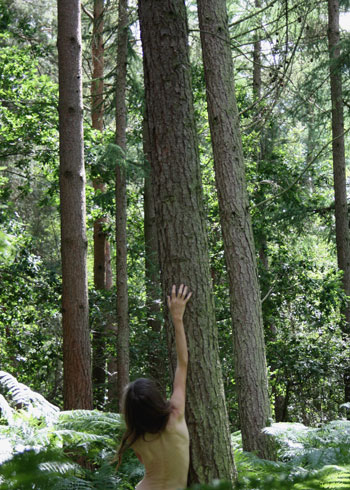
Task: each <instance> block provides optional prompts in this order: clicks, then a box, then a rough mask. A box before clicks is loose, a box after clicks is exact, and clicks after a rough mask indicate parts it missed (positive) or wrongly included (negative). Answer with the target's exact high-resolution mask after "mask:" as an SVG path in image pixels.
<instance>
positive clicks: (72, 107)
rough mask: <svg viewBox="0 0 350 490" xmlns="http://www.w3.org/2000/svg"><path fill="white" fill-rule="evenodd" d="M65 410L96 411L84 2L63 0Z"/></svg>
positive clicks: (61, 112)
mask: <svg viewBox="0 0 350 490" xmlns="http://www.w3.org/2000/svg"><path fill="white" fill-rule="evenodd" d="M58 67H59V132H60V204H61V253H62V323H63V366H64V367H63V368H64V408H65V409H76V408H85V409H91V408H92V388H91V365H90V355H91V353H90V333H89V305H88V290H87V268H86V256H87V239H86V230H85V170H84V148H83V103H82V69H81V32H80V2H79V1H78V0H58Z"/></svg>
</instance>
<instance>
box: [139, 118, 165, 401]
mask: <svg viewBox="0 0 350 490" xmlns="http://www.w3.org/2000/svg"><path fill="white" fill-rule="evenodd" d="M143 153H144V156H145V183H144V235H145V281H146V311H147V321H148V326H149V328H150V330H151V331H152V334H153V335H152V337H151V342H150V343H148V344H147V348H148V362H149V368H148V370H149V375H150V377H151V378H153V379H154V380H155V381H156V382H157V383H158V385H159V388H160V389H161V391H162V392H163V393H165V392H166V381H165V380H166V373H165V372H164V364H165V363H166V360H165V359H164V354H163V353H164V349H163V345H162V344H163V342H162V336H161V332H162V320H161V309H160V298H161V284H160V271H159V257H158V238H157V226H156V214H155V207H154V198H153V192H152V187H153V186H152V166H151V165H150V162H151V158H152V157H151V148H150V141H149V134H148V122H147V115H146V111H145V116H144V120H143Z"/></svg>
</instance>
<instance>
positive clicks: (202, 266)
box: [139, 0, 235, 484]
mask: <svg viewBox="0 0 350 490" xmlns="http://www.w3.org/2000/svg"><path fill="white" fill-rule="evenodd" d="M139 15H140V25H141V39H142V46H143V54H144V73H145V88H146V104H147V110H148V127H149V135H150V144H151V164H152V171H153V195H154V199H155V211H156V220H157V231H158V240H159V261H160V270H161V281H162V290H163V300H164V302H165V303H166V295H167V294H168V293H169V291H170V288H171V285H172V284H178V285H179V284H180V283H182V282H183V283H185V284H188V286H189V287H190V289H191V290H192V291H193V293H194V294H193V298H192V299H191V301H190V303H189V304H188V306H187V309H186V314H185V318H184V322H185V330H186V332H187V335H188V347H189V370H188V381H187V386H188V390H187V404H186V419H187V424H188V427H189V432H190V439H191V445H190V455H191V459H190V472H189V482H190V484H192V483H194V482H211V481H212V480H213V479H214V478H221V479H226V480H233V478H234V474H235V470H234V462H233V454H232V450H231V445H230V434H229V429H228V417H227V412H226V404H225V396H224V390H223V380H222V373H221V366H220V360H219V353H218V339H217V329H216V323H215V311H214V301H213V294H212V289H211V278H210V269H209V255H208V243H207V235H206V229H205V216H204V208H203V195H202V183H201V175H200V167H199V156H198V149H197V138H196V127H195V120H194V110H193V101H192V89H191V71H190V63H189V56H188V45H187V34H188V29H187V19H186V9H185V5H184V3H183V1H182V0H167V1H162V2H159V1H156V0H140V1H139ZM168 335H169V345H170V343H171V344H172V346H173V339H174V332H173V330H172V329H169V332H168ZM170 347H171V346H170ZM169 353H170V354H171V348H170V349H169ZM172 367H173V366H172Z"/></svg>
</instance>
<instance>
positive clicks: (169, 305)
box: [167, 296, 170, 308]
mask: <svg viewBox="0 0 350 490" xmlns="http://www.w3.org/2000/svg"><path fill="white" fill-rule="evenodd" d="M167 298H168V307H169V308H170V296H167Z"/></svg>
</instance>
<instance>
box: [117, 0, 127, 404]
mask: <svg viewBox="0 0 350 490" xmlns="http://www.w3.org/2000/svg"><path fill="white" fill-rule="evenodd" d="M118 16H119V19H118V46H117V76H116V144H117V145H118V146H119V147H120V148H121V149H122V151H123V152H124V157H123V158H121V159H120V161H119V162H118V163H117V165H116V170H115V178H116V186H115V199H116V246H117V280H116V284H117V391H118V400H119V405H120V407H121V400H122V394H123V391H124V388H125V386H126V385H127V384H128V382H129V322H128V277H127V240H126V178H125V152H126V99H125V96H126V69H127V48H128V2H127V0H119V6H118Z"/></svg>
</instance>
